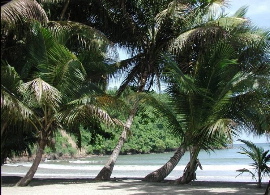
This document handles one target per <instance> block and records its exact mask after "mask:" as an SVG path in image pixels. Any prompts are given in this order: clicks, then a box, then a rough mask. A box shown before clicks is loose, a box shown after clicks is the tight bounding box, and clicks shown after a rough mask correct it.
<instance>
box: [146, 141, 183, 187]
mask: <svg viewBox="0 0 270 195" xmlns="http://www.w3.org/2000/svg"><path fill="white" fill-rule="evenodd" d="M185 152H186V147H185V146H183V145H181V146H180V147H179V148H178V149H177V150H176V151H175V153H174V155H173V157H171V159H170V160H169V161H168V162H167V163H166V164H165V165H163V166H162V167H161V168H159V169H157V170H156V171H154V172H152V173H150V174H148V175H147V176H145V178H144V179H143V180H144V181H150V182H158V181H163V180H164V179H165V178H166V177H167V176H168V175H169V174H170V173H171V172H172V170H173V169H174V168H175V167H176V165H177V164H178V162H179V161H180V159H181V158H182V156H183V155H184V154H185Z"/></svg>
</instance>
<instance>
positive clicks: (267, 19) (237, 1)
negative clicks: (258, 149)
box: [109, 0, 270, 143]
mask: <svg viewBox="0 0 270 195" xmlns="http://www.w3.org/2000/svg"><path fill="white" fill-rule="evenodd" d="M227 2H228V3H229V5H228V8H226V9H225V12H226V13H227V14H228V15H229V16H230V15H232V14H234V13H235V12H236V11H237V10H238V9H239V8H240V7H242V6H248V11H247V13H246V17H247V18H248V19H249V20H250V21H251V22H252V24H253V25H255V26H257V27H260V28H264V29H268V30H270V0H229V1H227ZM119 58H120V60H122V59H126V58H127V54H126V52H125V51H124V50H120V51H119ZM119 80H121V78H119V79H117V80H115V81H112V82H111V83H110V85H109V87H114V86H119ZM240 136H241V137H238V138H235V141H234V143H240V142H238V141H236V140H237V139H239V138H241V139H245V140H250V141H252V142H254V143H269V142H270V140H267V138H266V136H260V137H258V136H254V135H253V134H246V133H242V134H241V135H240Z"/></svg>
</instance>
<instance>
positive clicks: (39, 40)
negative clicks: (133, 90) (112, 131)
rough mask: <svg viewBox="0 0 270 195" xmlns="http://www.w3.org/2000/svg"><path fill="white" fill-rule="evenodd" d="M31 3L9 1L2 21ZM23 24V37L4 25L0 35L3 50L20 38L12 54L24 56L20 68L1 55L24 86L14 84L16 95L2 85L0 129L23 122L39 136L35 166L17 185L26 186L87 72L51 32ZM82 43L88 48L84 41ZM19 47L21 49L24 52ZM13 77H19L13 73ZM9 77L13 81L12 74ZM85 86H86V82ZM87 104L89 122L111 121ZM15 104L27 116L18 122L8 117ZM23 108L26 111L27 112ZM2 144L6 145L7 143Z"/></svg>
mask: <svg viewBox="0 0 270 195" xmlns="http://www.w3.org/2000/svg"><path fill="white" fill-rule="evenodd" d="M31 2H32V1H30V2H27V1H26V2H13V1H12V2H10V3H8V4H6V5H5V7H1V9H2V8H3V10H4V11H5V12H4V13H9V14H6V15H5V14H3V15H1V19H2V20H3V21H7V23H8V21H9V20H8V19H6V18H8V17H5V16H10V15H11V16H12V14H11V12H12V10H16V9H19V8H20V5H21V4H20V3H26V4H27V3H29V4H31ZM32 3H33V2H32ZM34 4H35V5H37V3H36V2H34ZM14 7H15V9H14ZM29 7H31V6H29ZM38 8H41V7H38ZM6 10H7V11H10V10H11V12H6ZM35 11H37V12H38V11H40V10H37V9H35ZM41 11H42V9H41ZM16 13H17V12H16V11H15V12H13V14H14V15H15V16H16ZM22 13H28V12H22ZM29 13H32V12H29ZM19 16H20V15H19ZM14 18H15V21H16V20H18V18H19V20H20V19H24V20H23V21H25V20H26V19H27V16H26V15H23V16H22V17H21V18H20V17H18V18H16V17H14ZM46 22H47V21H46ZM4 24H5V23H4ZM23 24H24V23H23ZM26 24H27V25H26V26H27V27H28V28H27V30H28V31H26V33H25V37H23V36H21V34H20V33H17V32H16V31H15V33H17V34H18V35H19V36H15V33H14V34H12V28H11V27H9V26H8V25H6V26H4V27H5V28H3V29H4V30H3V33H2V41H3V42H5V43H7V44H6V45H5V47H4V49H5V50H7V49H8V48H9V47H10V46H11V45H10V44H9V42H8V41H9V40H10V39H9V38H8V36H10V35H11V40H12V39H14V38H12V36H13V37H15V39H16V38H18V37H19V38H21V41H22V44H21V45H20V44H19V45H18V44H17V45H16V43H14V45H15V46H17V47H14V48H18V50H14V51H13V54H16V51H23V52H22V54H23V55H22V56H24V57H23V60H22V61H21V62H23V63H24V64H23V66H22V64H20V65H21V66H20V67H19V66H18V65H16V63H13V61H12V60H11V58H9V56H6V55H5V54H6V53H3V54H4V55H2V59H5V60H7V61H8V62H11V63H12V64H14V65H15V69H17V70H19V71H20V76H21V78H23V79H24V80H25V81H26V83H24V82H23V81H22V80H20V82H17V86H13V87H14V89H13V91H16V87H18V88H19V89H20V90H19V91H16V93H12V92H11V91H9V87H10V85H5V86H3V85H2V87H1V108H5V109H3V112H2V110H1V113H5V114H1V121H2V120H3V121H5V122H4V125H3V126H1V131H2V132H6V130H7V129H10V127H11V125H10V122H11V121H12V120H13V119H14V120H17V121H20V122H21V121H22V122H24V123H25V121H27V122H28V123H27V124H30V125H29V126H31V127H32V129H34V131H35V132H36V136H37V137H38V150H37V155H36V158H35V160H34V163H33V165H32V166H31V167H30V169H29V171H28V173H27V174H26V176H25V177H24V178H22V179H21V180H20V181H19V182H18V183H17V185H18V186H24V185H27V184H28V183H29V182H30V181H31V179H32V178H33V176H34V174H35V172H36V170H37V167H38V165H39V163H40V160H41V157H42V154H43V150H44V148H45V147H46V145H48V144H49V143H50V140H51V139H52V136H53V133H54V131H55V130H57V128H60V127H61V120H60V118H59V115H58V112H59V110H60V107H61V106H62V105H63V104H64V103H66V102H67V101H68V100H69V101H70V100H71V99H72V97H73V98H74V94H76V92H78V88H82V87H84V88H85V84H83V82H85V78H86V77H85V75H86V74H85V73H86V72H85V69H84V67H83V66H82V64H81V62H80V61H79V60H78V59H77V57H76V56H75V55H74V54H72V53H71V52H70V51H69V50H68V49H67V48H66V47H64V45H62V44H60V43H59V41H58V40H57V39H56V38H55V37H54V36H53V34H52V33H51V31H49V30H48V29H46V28H43V27H41V25H40V24H39V23H36V22H33V23H32V22H31V23H26ZM22 26H23V25H22ZM77 26H78V24H77ZM29 29H30V30H29ZM88 30H89V29H88ZM57 32H59V31H57ZM58 34H59V33H58ZM88 34H90V33H88ZM74 36H75V35H74ZM77 36H78V33H77ZM58 38H59V37H58ZM18 40H19V39H18ZM68 40H70V39H68ZM96 40H98V39H96ZM99 42H100V41H99ZM84 44H85V45H89V44H88V43H87V42H84ZM25 46H26V47H25ZM20 47H21V48H22V47H23V49H21V48H20ZM96 53H97V52H96ZM20 54H21V53H20ZM15 72H16V71H15ZM15 75H18V74H17V73H16V74H15ZM10 76H11V78H12V77H13V76H14V75H10ZM21 78H20V79H21ZM9 79H10V78H9ZM31 79H33V80H31ZM86 84H87V85H88V86H89V81H88V83H86ZM88 90H89V87H88ZM14 94H18V96H14ZM2 100H3V101H2ZM7 100H10V101H7ZM86 103H87V105H88V107H87V109H88V115H89V114H90V115H91V116H92V119H95V121H98V120H99V119H103V120H104V121H106V122H109V121H110V117H109V116H108V114H106V112H104V111H103V110H101V109H100V108H98V107H97V106H90V105H89V104H90V102H86ZM14 104H15V105H19V106H20V107H18V108H17V110H19V111H20V113H22V114H24V115H26V116H25V117H21V118H20V119H21V120H18V119H16V116H18V113H17V114H16V115H11V108H12V107H14ZM22 109H25V110H26V111H27V112H26V111H25V110H22ZM4 111H5V112H4ZM11 116H12V117H11ZM86 116H87V115H86ZM8 118H10V120H8V121H7V120H6V119H8ZM16 127H17V125H16ZM24 127H25V126H24ZM5 143H7V141H6V142H5Z"/></svg>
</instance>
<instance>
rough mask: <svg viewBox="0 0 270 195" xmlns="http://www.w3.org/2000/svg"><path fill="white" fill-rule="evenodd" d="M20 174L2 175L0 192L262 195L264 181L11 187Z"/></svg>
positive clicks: (62, 182) (56, 182)
mask: <svg viewBox="0 0 270 195" xmlns="http://www.w3.org/2000/svg"><path fill="white" fill-rule="evenodd" d="M19 179H20V178H19V177H14V176H12V177H11V176H2V177H1V180H2V182H1V194H2V195H17V194H18V195H69V194H72V195H73V194H75V195H76V194H77V195H86V194H87V195H126V194H129V195H130V194H133V195H135V194H136V195H137V194H139V195H143V194H144V195H146V194H153V195H154V194H155V195H156V194H158V195H161V194H162V195H163V194H174V195H175V194H185V195H189V194H200V195H201V194H209V195H211V194H224V195H225V194H230V195H231V194H242V195H247V194H253V195H263V194H264V192H265V189H266V186H267V184H266V183H264V184H263V187H262V188H257V187H256V184H255V183H250V182H249V183H248V182H212V181H211V182H210V181H194V182H192V183H191V184H187V185H176V184H174V183H173V181H165V182H162V183H150V182H144V181H141V180H140V179H136V178H133V179H132V178H121V179H120V178H119V179H114V180H112V181H107V182H96V181H93V180H91V179H34V180H33V181H32V182H31V183H30V185H29V186H27V187H13V186H14V184H15V183H16V181H18V180H19Z"/></svg>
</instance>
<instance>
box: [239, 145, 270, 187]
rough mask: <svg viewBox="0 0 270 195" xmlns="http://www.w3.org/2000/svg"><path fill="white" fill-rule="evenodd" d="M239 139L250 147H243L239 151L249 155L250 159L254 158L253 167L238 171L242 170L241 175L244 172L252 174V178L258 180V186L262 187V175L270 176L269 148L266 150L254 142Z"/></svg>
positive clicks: (240, 170)
mask: <svg viewBox="0 0 270 195" xmlns="http://www.w3.org/2000/svg"><path fill="white" fill-rule="evenodd" d="M239 141H241V142H242V143H244V144H245V145H246V146H247V147H248V149H247V148H245V147H241V150H242V152H239V153H240V154H244V155H246V156H248V157H249V158H250V159H252V161H253V163H251V164H250V166H251V167H252V169H247V168H243V169H239V170H236V171H238V172H240V173H239V175H241V174H243V173H249V174H251V176H252V179H256V180H257V182H258V187H262V177H263V176H270V167H269V165H268V164H269V163H270V154H269V150H264V149H263V148H261V147H258V146H256V145H255V144H254V143H252V142H250V141H247V140H239ZM239 175H237V176H239ZM237 176H236V177H237Z"/></svg>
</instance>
